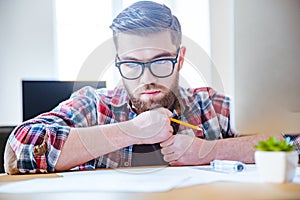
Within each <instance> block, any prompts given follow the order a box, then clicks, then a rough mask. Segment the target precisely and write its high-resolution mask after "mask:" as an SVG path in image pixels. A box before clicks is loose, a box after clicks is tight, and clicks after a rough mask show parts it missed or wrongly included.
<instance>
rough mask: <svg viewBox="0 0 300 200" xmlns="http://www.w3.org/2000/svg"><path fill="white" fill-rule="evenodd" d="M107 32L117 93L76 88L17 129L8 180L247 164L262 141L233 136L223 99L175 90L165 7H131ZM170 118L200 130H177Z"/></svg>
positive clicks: (181, 51) (177, 42)
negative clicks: (70, 172)
mask: <svg viewBox="0 0 300 200" xmlns="http://www.w3.org/2000/svg"><path fill="white" fill-rule="evenodd" d="M111 29H112V30H113V36H114V42H115V46H116V52H117V53H116V58H115V62H116V67H118V69H119V71H120V74H121V76H122V81H123V86H119V87H117V88H115V89H114V90H107V89H100V90H94V89H92V88H89V87H86V88H83V89H81V90H79V91H77V92H75V93H74V94H73V95H72V96H71V97H70V99H69V100H67V101H65V102H62V103H61V104H60V105H59V106H58V107H56V108H55V109H54V110H52V111H51V112H48V113H44V114H42V115H40V116H37V117H35V118H34V119H32V120H29V121H26V122H24V123H23V124H21V125H20V126H18V127H17V128H16V129H15V130H14V132H13V133H12V134H11V136H10V137H9V140H8V143H7V146H6V152H5V169H6V172H7V173H10V174H16V173H37V172H53V171H64V170H69V169H79V170H83V169H95V168H101V167H106V168H107V167H122V166H137V165H157V164H159V165H160V164H168V165H201V164H208V163H209V162H210V161H212V160H214V159H231V160H240V161H243V162H246V163H253V161H254V160H253V159H254V158H253V157H254V156H253V153H254V150H253V146H254V145H255V144H257V141H258V140H260V139H262V138H264V137H263V136H260V137H258V136H251V137H250V136H249V137H236V136H237V133H235V132H234V130H233V127H231V126H230V111H229V103H230V101H229V99H228V98H227V97H225V96H223V95H221V94H218V93H216V92H215V91H214V90H213V89H211V88H196V89H183V88H181V87H179V85H178V79H179V72H180V70H181V69H182V67H183V62H184V56H185V52H186V48H185V47H182V46H181V36H182V35H181V27H180V23H179V21H178V20H177V18H176V17H175V16H173V15H172V13H171V11H170V9H169V8H167V7H166V6H164V5H160V4H157V3H154V2H148V1H144V2H137V3H135V4H133V5H132V6H130V7H129V8H127V9H125V10H124V11H123V12H121V13H120V14H119V15H118V16H117V17H116V18H115V19H114V20H113V23H112V25H111ZM170 117H177V118H179V119H180V120H182V121H185V122H188V123H190V124H193V125H196V126H198V127H199V129H198V130H192V129H190V128H187V127H185V126H182V125H180V126H179V127H176V125H175V124H171V123H170V119H169V118H170ZM225 138H227V139H225ZM149 147H150V149H151V148H152V150H147V148H148V149H149ZM160 148H161V149H160ZM143 158H144V159H143ZM141 160H142V162H140V161H141Z"/></svg>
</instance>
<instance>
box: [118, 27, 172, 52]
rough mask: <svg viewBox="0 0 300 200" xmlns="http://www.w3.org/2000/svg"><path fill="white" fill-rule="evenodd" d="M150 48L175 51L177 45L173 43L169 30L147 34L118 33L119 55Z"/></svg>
mask: <svg viewBox="0 0 300 200" xmlns="http://www.w3.org/2000/svg"><path fill="white" fill-rule="evenodd" d="M149 49H152V50H156V51H165V52H175V51H176V46H175V45H174V44H173V43H172V39H171V34H170V32H168V31H163V32H159V33H154V34H149V35H145V36H140V35H133V34H129V33H119V34H118V55H127V54H132V53H135V52H136V53H137V52H142V51H144V50H145V51H146V50H147V51H148V50H149Z"/></svg>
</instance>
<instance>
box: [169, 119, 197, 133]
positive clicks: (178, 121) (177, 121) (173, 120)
mask: <svg viewBox="0 0 300 200" xmlns="http://www.w3.org/2000/svg"><path fill="white" fill-rule="evenodd" d="M169 119H170V120H171V121H172V122H175V123H177V124H182V125H183V126H186V127H189V128H192V129H195V130H201V129H200V128H199V127H198V126H195V125H192V124H189V123H186V122H183V121H180V120H178V119H174V118H172V117H169Z"/></svg>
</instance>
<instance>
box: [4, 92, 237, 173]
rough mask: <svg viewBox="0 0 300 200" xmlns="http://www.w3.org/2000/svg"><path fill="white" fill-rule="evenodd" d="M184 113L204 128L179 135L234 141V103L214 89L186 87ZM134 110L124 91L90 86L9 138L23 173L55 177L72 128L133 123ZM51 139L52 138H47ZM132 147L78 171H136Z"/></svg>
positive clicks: (97, 159) (186, 131)
mask: <svg viewBox="0 0 300 200" xmlns="http://www.w3.org/2000/svg"><path fill="white" fill-rule="evenodd" d="M180 96H181V101H182V102H181V105H184V106H183V108H181V109H182V110H183V111H182V113H181V115H180V116H179V118H180V119H181V120H183V121H186V122H188V123H191V124H194V125H198V126H199V127H201V128H202V130H201V131H195V130H192V129H189V128H186V127H183V126H180V127H179V130H178V132H177V133H178V134H189V135H195V136H197V137H200V138H205V139H208V140H214V139H221V138H227V137H234V136H236V135H237V133H236V132H235V131H234V130H233V129H232V127H231V126H230V111H229V108H230V105H229V103H230V99H229V98H228V97H226V96H223V95H221V94H218V93H216V92H215V91H214V90H213V89H211V88H196V89H183V88H180ZM136 116H137V115H136V113H134V112H133V111H132V109H131V108H130V106H129V105H128V96H127V93H126V90H125V89H124V87H122V86H121V87H117V88H115V89H114V90H108V89H97V90H95V89H93V88H91V87H84V88H82V89H81V90H79V91H77V92H75V93H73V94H72V96H71V97H70V99H68V100H66V101H64V102H62V103H60V104H59V105H58V106H57V107H56V108H54V109H53V110H52V111H50V112H48V113H44V114H41V115H39V116H37V117H35V118H33V119H31V120H28V121H26V122H24V123H22V124H21V125H20V126H18V127H17V128H16V129H15V130H14V131H13V133H12V134H11V135H10V137H9V140H8V142H9V144H10V146H11V147H12V149H13V151H14V152H15V154H16V157H17V167H18V169H19V171H20V172H21V173H28V172H29V173H36V172H52V171H54V167H55V164H56V162H57V159H58V157H59V155H60V152H61V149H62V147H63V145H64V143H65V141H66V139H67V137H68V134H69V131H70V128H71V127H88V126H94V125H101V124H111V123H117V122H121V121H127V120H130V119H132V118H134V117H136ZM45 136H46V137H45ZM44 140H45V142H46V144H47V145H46V146H47V149H46V153H44V154H42V155H40V154H36V153H34V149H35V147H36V146H38V145H41V144H42V143H43V141H44ZM131 159H132V146H129V147H126V148H123V149H120V150H118V151H116V152H112V153H109V154H106V155H103V156H100V157H98V158H96V159H93V160H91V161H89V162H87V163H84V164H82V165H80V166H78V167H76V168H74V169H79V170H83V169H95V168H115V167H121V166H130V165H131Z"/></svg>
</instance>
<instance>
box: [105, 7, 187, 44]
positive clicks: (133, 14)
mask: <svg viewBox="0 0 300 200" xmlns="http://www.w3.org/2000/svg"><path fill="white" fill-rule="evenodd" d="M110 28H111V29H112V30H113V37H114V42H115V45H116V47H117V34H118V33H119V32H127V33H130V34H136V35H148V34H151V33H157V32H161V31H164V30H169V31H170V33H171V38H172V42H173V44H174V45H175V46H176V47H177V48H178V47H179V46H180V44H181V37H182V33H181V26H180V23H179V21H178V19H177V17H175V16H174V15H173V14H172V12H171V10H170V9H169V8H168V7H167V6H165V5H162V4H159V3H155V2H152V1H139V2H136V3H134V4H132V5H131V6H129V7H128V8H126V9H124V10H123V11H122V12H121V13H120V14H119V15H118V16H117V17H116V18H115V19H114V20H113V22H112V25H111V26H110Z"/></svg>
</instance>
